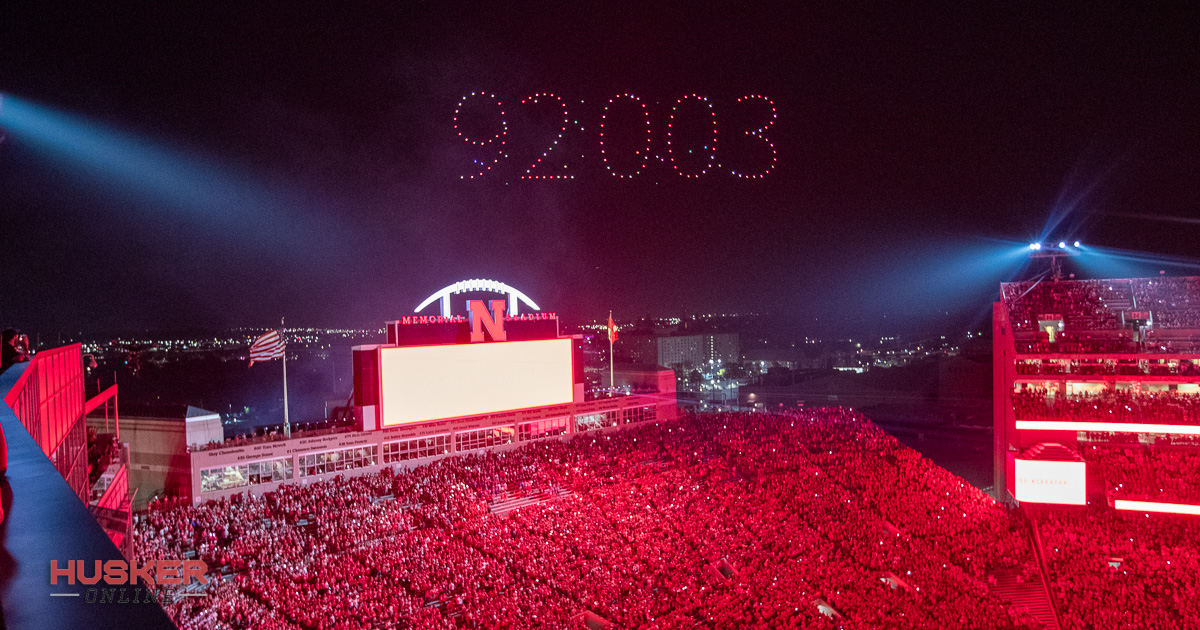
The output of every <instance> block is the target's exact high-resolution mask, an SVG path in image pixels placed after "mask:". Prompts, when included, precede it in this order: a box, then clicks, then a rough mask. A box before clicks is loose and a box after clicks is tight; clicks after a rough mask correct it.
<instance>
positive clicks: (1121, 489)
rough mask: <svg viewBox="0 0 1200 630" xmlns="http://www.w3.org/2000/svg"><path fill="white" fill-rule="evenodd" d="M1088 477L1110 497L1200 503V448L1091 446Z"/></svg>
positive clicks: (1087, 454) (1086, 450)
mask: <svg viewBox="0 0 1200 630" xmlns="http://www.w3.org/2000/svg"><path fill="white" fill-rule="evenodd" d="M1082 451H1083V457H1084V459H1085V460H1086V461H1087V463H1088V466H1089V469H1088V478H1089V479H1093V480H1097V481H1096V483H1100V484H1103V486H1102V487H1103V488H1104V491H1105V493H1106V495H1107V496H1108V498H1110V499H1127V500H1132V501H1154V502H1159V503H1187V504H1193V505H1196V504H1200V451H1197V450H1196V449H1195V447H1165V446H1162V445H1157V444H1156V445H1155V446H1154V447H1150V446H1146V445H1143V444H1119V445H1096V444H1093V445H1088V446H1086V447H1084V448H1083V449H1082Z"/></svg>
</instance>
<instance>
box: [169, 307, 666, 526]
mask: <svg viewBox="0 0 1200 630" xmlns="http://www.w3.org/2000/svg"><path fill="white" fill-rule="evenodd" d="M505 306H506V305H505V302H504V300H494V301H491V302H490V303H485V302H483V301H472V302H470V303H469V305H468V315H466V316H454V315H413V316H406V317H403V318H400V319H398V320H396V321H392V322H388V325H387V330H388V343H386V344H377V345H366V346H357V347H355V348H354V349H353V368H354V396H353V410H354V417H355V420H356V422H357V429H356V430H345V431H333V432H330V431H317V432H312V433H310V434H303V433H301V434H295V435H293V436H292V437H291V438H290V439H286V440H281V439H268V440H261V441H257V442H254V441H251V442H250V443H238V442H234V443H229V442H227V443H225V444H220V445H210V446H208V447H204V448H201V449H196V450H194V451H193V452H192V453H191V454H190V456H191V468H192V474H191V478H192V483H191V485H192V492H191V496H192V500H193V501H194V502H196V503H199V502H201V501H205V500H209V499H220V498H222V497H228V496H231V495H234V494H243V493H246V492H250V493H252V494H255V495H258V494H261V493H263V492H267V491H270V490H273V489H275V488H277V487H278V486H279V485H280V484H281V483H286V482H293V483H294V482H311V481H317V480H320V479H326V478H330V477H333V476H336V475H359V474H365V473H370V472H378V471H379V470H381V469H383V468H385V467H401V466H414V465H421V464H424V463H428V462H429V461H432V460H433V459H435V458H439V457H444V456H447V455H451V454H459V453H467V452H471V451H479V450H481V449H505V448H514V447H517V446H519V445H521V444H523V443H526V442H529V441H532V440H540V439H547V438H560V439H561V438H566V437H569V436H571V435H573V434H576V433H583V432H586V431H593V430H603V429H610V428H620V427H621V426H624V425H629V424H634V423H642V422H658V421H667V420H674V419H675V418H676V414H677V410H676V398H675V379H674V374H673V373H672V372H670V371H669V370H665V371H664V372H665V373H664V374H658V375H657V376H659V378H652V379H649V380H650V381H652V382H655V383H657V384H658V386H657V387H656V388H654V389H655V391H646V390H645V388H643V389H642V391H639V392H638V393H632V394H624V395H619V394H618V395H613V394H608V393H604V394H602V395H599V396H597V397H595V399H589V396H588V395H587V393H586V392H585V387H584V369H583V342H584V340H583V337H582V335H560V334H559V330H558V317H557V315H556V314H554V313H545V312H532V313H522V314H520V315H511V314H506V313H505ZM509 312H510V313H511V309H510V310H509Z"/></svg>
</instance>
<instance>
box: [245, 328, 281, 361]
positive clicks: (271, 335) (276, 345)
mask: <svg viewBox="0 0 1200 630" xmlns="http://www.w3.org/2000/svg"><path fill="white" fill-rule="evenodd" d="M280 358H283V335H280V334H279V331H278V330H272V331H270V332H268V333H266V334H264V335H262V336H261V337H259V338H258V339H255V340H254V343H252V344H250V365H254V362H255V361H270V360H271V359H280Z"/></svg>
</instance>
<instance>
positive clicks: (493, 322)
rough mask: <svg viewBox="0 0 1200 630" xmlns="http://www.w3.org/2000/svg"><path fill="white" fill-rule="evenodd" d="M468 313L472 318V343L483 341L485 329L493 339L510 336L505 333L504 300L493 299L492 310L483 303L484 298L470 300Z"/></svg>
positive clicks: (498, 339) (504, 338) (502, 338)
mask: <svg viewBox="0 0 1200 630" xmlns="http://www.w3.org/2000/svg"><path fill="white" fill-rule="evenodd" d="M467 314H468V315H469V316H470V318H471V343H476V342H479V341H483V331H484V330H485V329H486V330H487V331H488V336H490V337H491V338H492V341H505V340H506V339H507V338H508V336H507V335H506V334H505V333H504V300H492V310H491V312H489V311H488V310H487V307H486V306H484V305H483V300H468V301H467Z"/></svg>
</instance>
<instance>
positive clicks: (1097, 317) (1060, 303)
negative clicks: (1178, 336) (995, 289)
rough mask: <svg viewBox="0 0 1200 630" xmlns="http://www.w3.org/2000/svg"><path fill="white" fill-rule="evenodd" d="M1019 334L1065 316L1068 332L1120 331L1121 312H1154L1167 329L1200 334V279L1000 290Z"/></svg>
mask: <svg viewBox="0 0 1200 630" xmlns="http://www.w3.org/2000/svg"><path fill="white" fill-rule="evenodd" d="M1001 293H1002V297H1003V299H1004V302H1005V304H1007V306H1008V309H1009V315H1010V319H1011V321H1012V324H1013V329H1014V330H1036V329H1037V328H1038V320H1037V318H1038V317H1039V316H1043V315H1059V316H1062V318H1063V320H1064V322H1065V323H1066V328H1067V329H1068V330H1115V329H1118V328H1120V327H1121V321H1122V319H1121V315H1120V312H1121V311H1125V312H1126V315H1127V319H1128V316H1130V315H1132V314H1133V313H1134V312H1143V313H1144V312H1150V313H1152V314H1153V321H1154V325H1155V326H1158V327H1162V328H1181V329H1189V328H1200V277H1179V278H1166V277H1160V278H1133V279H1128V280H1126V279H1122V280H1070V281H1066V282H1052V281H1029V282H1012V283H1006V284H1004V285H1002V286H1001Z"/></svg>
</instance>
